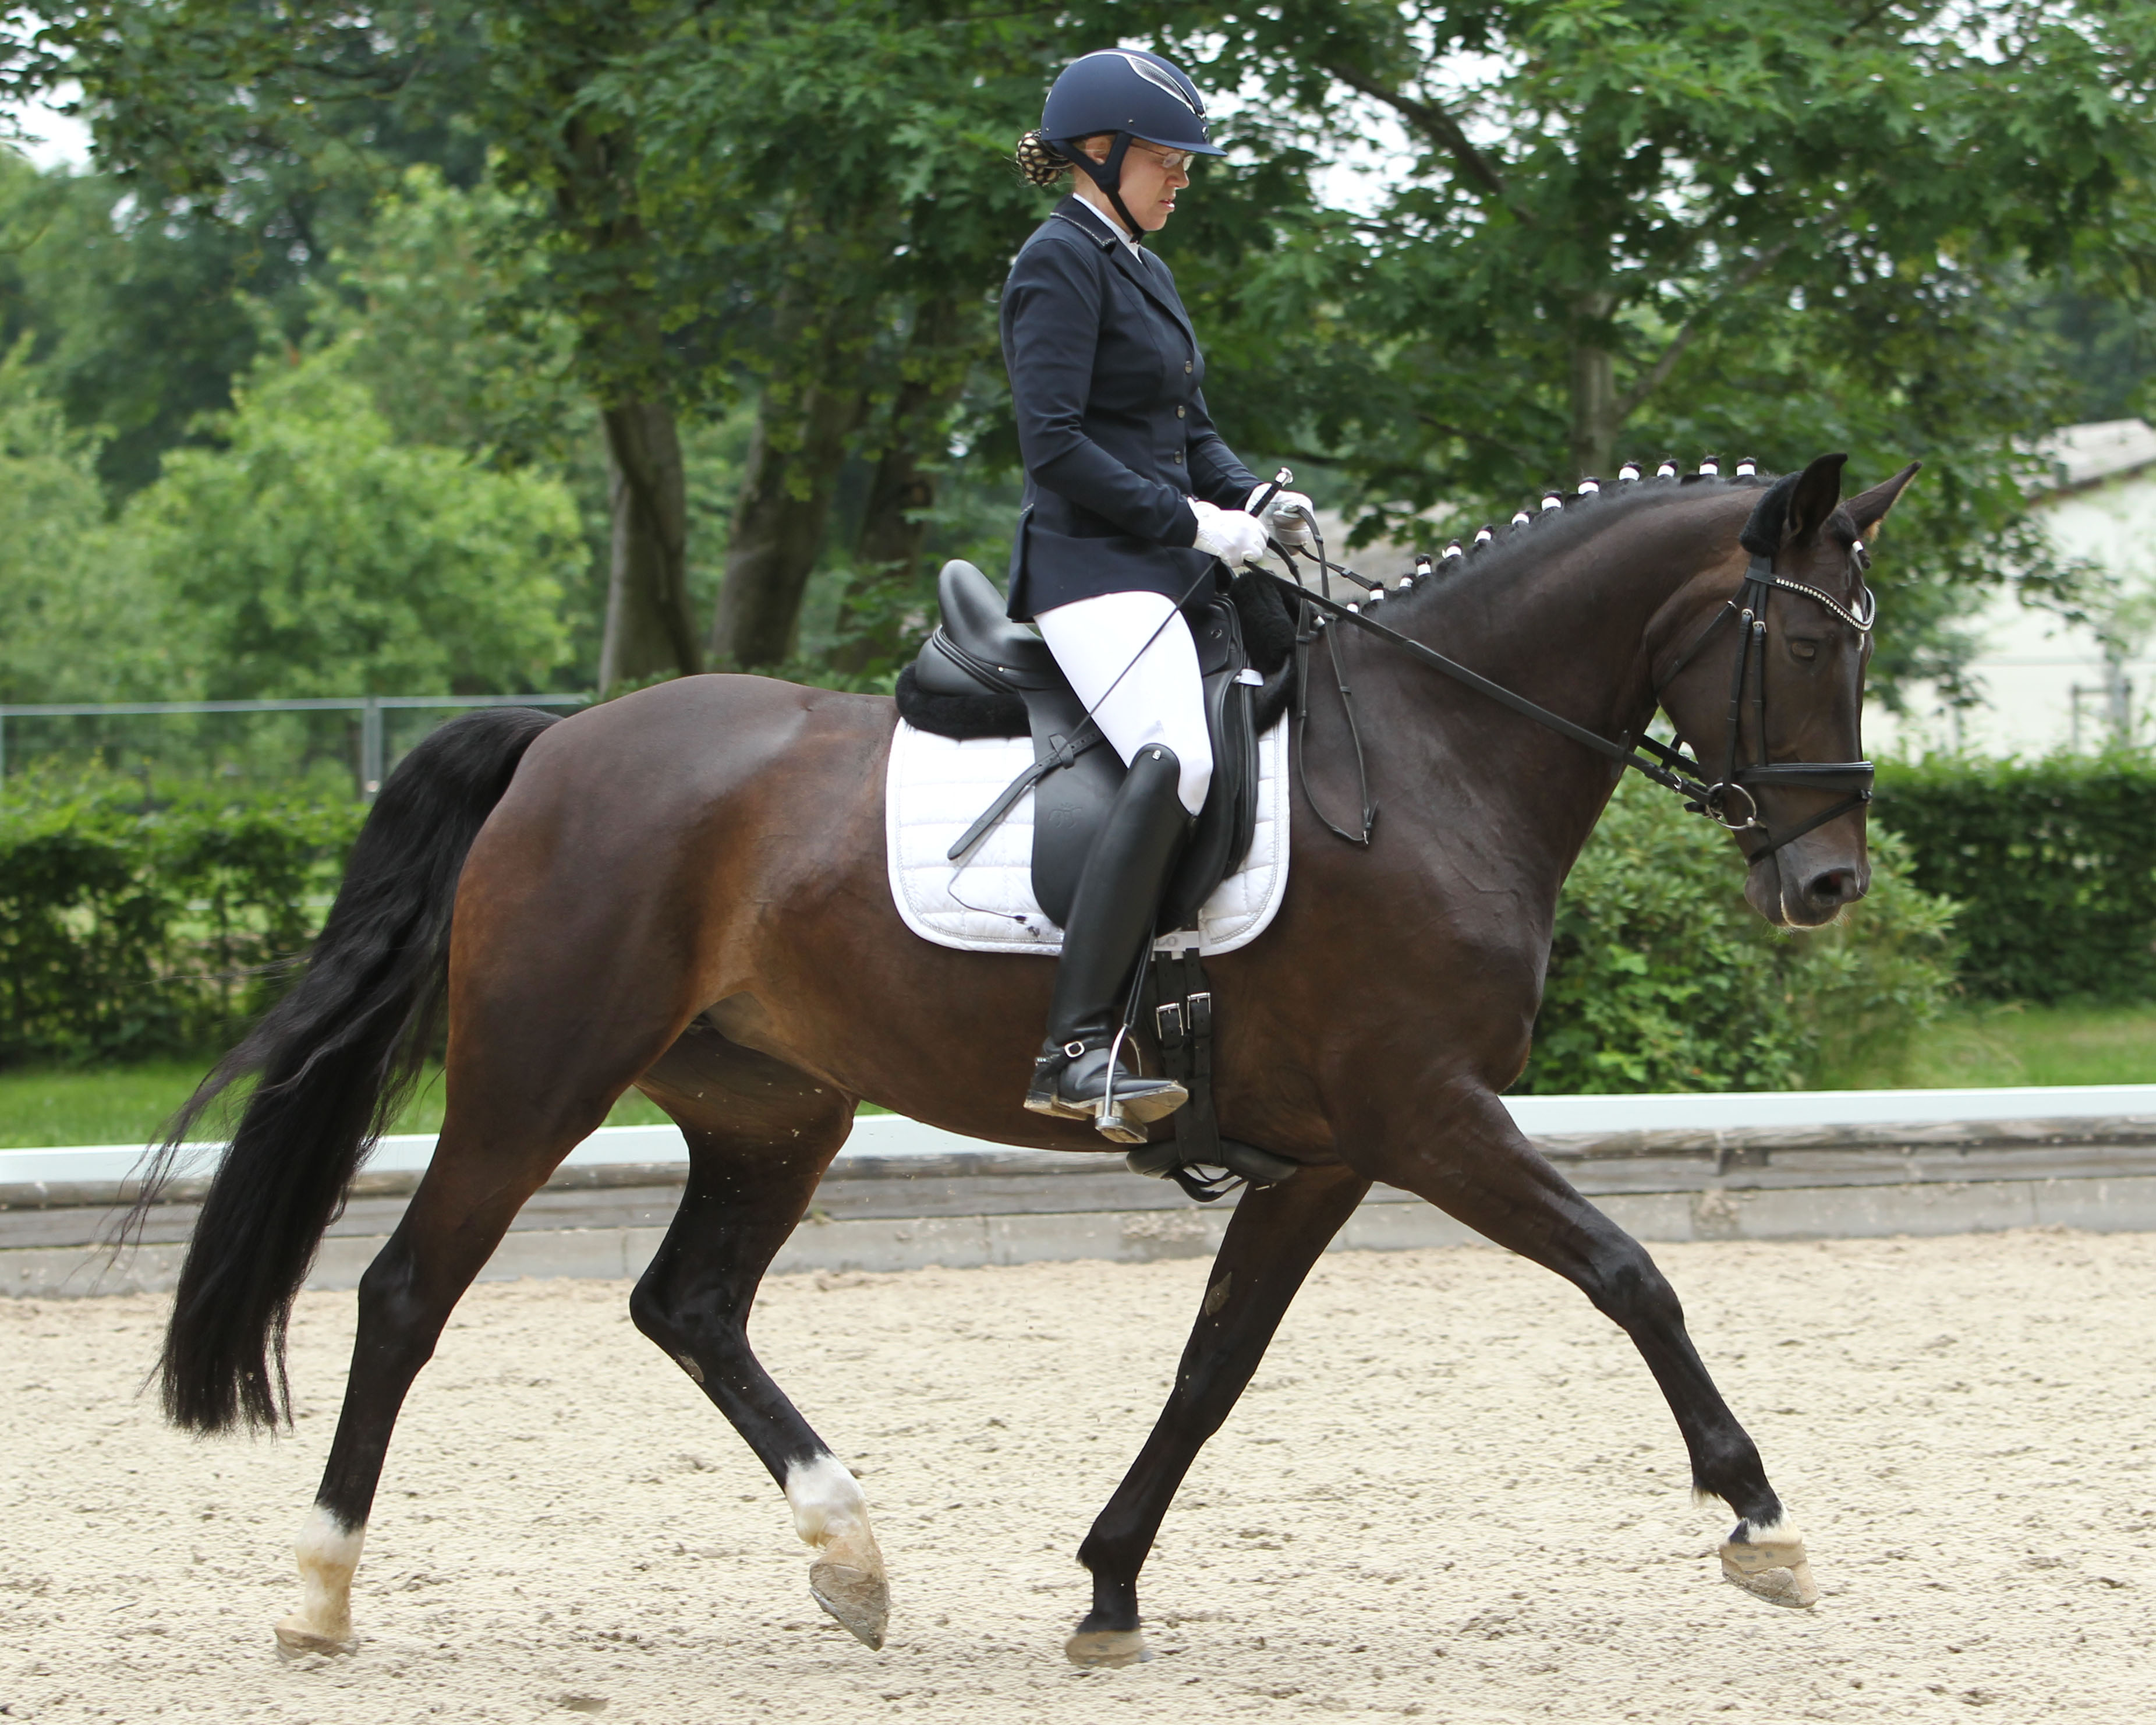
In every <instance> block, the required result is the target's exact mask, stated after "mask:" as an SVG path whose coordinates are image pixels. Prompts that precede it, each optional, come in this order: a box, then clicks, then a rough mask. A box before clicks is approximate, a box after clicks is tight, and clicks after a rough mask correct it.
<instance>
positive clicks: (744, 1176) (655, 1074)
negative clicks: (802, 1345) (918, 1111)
mask: <svg viewBox="0 0 2156 1725" xmlns="http://www.w3.org/2000/svg"><path fill="white" fill-rule="evenodd" d="M642 1087H643V1088H644V1091H646V1093H647V1094H649V1096H651V1097H652V1099H653V1100H654V1101H657V1102H658V1103H659V1105H660V1106H661V1107H663V1108H665V1110H666V1111H668V1112H669V1113H670V1114H671V1115H672V1116H673V1117H674V1118H675V1120H676V1121H677V1122H679V1123H680V1127H681V1131H682V1133H683V1136H684V1137H686V1138H687V1139H688V1141H689V1181H688V1185H687V1188H686V1189H685V1191H684V1192H683V1194H682V1195H681V1204H680V1209H678V1210H677V1211H676V1212H675V1216H674V1221H673V1224H672V1226H670V1228H669V1229H668V1230H667V1232H666V1238H665V1241H664V1242H663V1243H662V1244H661V1245H660V1248H659V1252H658V1255H656V1256H655V1257H654V1258H653V1260H651V1263H650V1266H649V1267H648V1268H647V1269H646V1270H645V1271H644V1275H643V1276H642V1278H641V1279H640V1280H639V1281H638V1282H637V1285H636V1291H635V1292H634V1294H632V1295H631V1296H630V1298H629V1312H630V1315H631V1316H632V1317H634V1319H635V1322H636V1327H638V1328H639V1329H640V1330H641V1331H643V1332H644V1334H645V1335H647V1336H649V1337H650V1338H651V1339H652V1340H653V1341H654V1342H655V1343H658V1344H659V1346H660V1348H664V1349H665V1351H666V1353H667V1355H668V1356H669V1357H670V1358H671V1359H672V1360H673V1361H674V1362H675V1364H677V1365H679V1366H680V1368H681V1369H682V1370H683V1371H684V1372H685V1373H688V1375H689V1377H690V1379H691V1380H692V1381H693V1382H694V1383H695V1384H696V1386H697V1388H698V1389H701V1390H702V1391H703V1392H704V1394H706V1396H708V1397H709V1398H710V1399H711V1401H712V1403H713V1404H715V1405H716V1407H717V1408H718V1409H719V1411H720V1412H721V1413H722V1414H725V1415H726V1419H727V1420H728V1421H729V1422H730V1423H731V1425H732V1426H733V1428H734V1430H737V1431H738V1432H739V1433H740V1434H741V1435H742V1438H743V1440H745V1441H747V1444H748V1446H749V1447H750V1448H751V1449H752V1450H754V1451H755V1452H756V1454H757V1459H758V1460H759V1461H762V1463H763V1465H764V1466H765V1467H767V1469H769V1470H770V1472H771V1476H772V1478H773V1479H774V1480H775V1481H778V1486H779V1489H780V1490H781V1491H783V1492H784V1493H785V1494H786V1501H787V1502H788V1506H789V1507H791V1508H792V1510H793V1527H794V1531H795V1532H797V1533H798V1535H799V1536H800V1538H801V1539H802V1541H803V1543H805V1544H807V1545H808V1546H809V1547H810V1548H812V1549H814V1552H815V1553H816V1558H815V1560H814V1563H812V1564H811V1565H810V1566H809V1570H808V1591H809V1593H810V1594H812V1595H813V1596H814V1599H815V1601H816V1603H817V1604H819V1605H820V1606H821V1607H822V1608H823V1609H824V1610H825V1611H826V1612H828V1613H829V1614H830V1615H831V1616H832V1617H834V1618H835V1619H836V1620H838V1621H839V1623H840V1624H841V1625H844V1627H845V1628H846V1629H847V1630H850V1631H851V1632H852V1634H853V1635H855V1638H856V1639H858V1640H860V1641H861V1642H862V1643H863V1644H864V1645H866V1646H868V1647H870V1648H872V1649H880V1648H881V1647H882V1645H883V1639H884V1630H885V1625H886V1624H887V1623H888V1621H889V1619H890V1615H891V1589H890V1584H889V1582H888V1579H887V1578H886V1576H885V1569H884V1562H883V1554H882V1553H881V1552H880V1550H879V1549H878V1548H877V1546H876V1542H875V1533H874V1532H873V1531H872V1530H871V1529H870V1526H869V1516H868V1506H867V1504H866V1502H865V1500H864V1498H863V1497H862V1495H861V1488H860V1486H859V1484H857V1483H856V1482H855V1479H854V1476H853V1475H852V1473H851V1472H850V1471H848V1469H847V1467H846V1466H845V1464H844V1463H843V1462H842V1461H839V1458H838V1457H837V1456H836V1455H834V1454H833V1453H832V1451H831V1449H830V1446H829V1445H828V1444H826V1443H825V1442H824V1440H823V1439H821V1438H820V1437H819V1436H818V1435H816V1433H815V1432H814V1430H812V1429H811V1428H810V1426H809V1425H808V1421H807V1420H803V1418H802V1417H801V1414H800V1412H799V1410H798V1409H796V1408H795V1407H794V1405H793V1403H792V1402H791V1401H790V1400H788V1399H787V1396H786V1394H785V1392H784V1391H783V1390H782V1389H779V1387H778V1384H775V1383H773V1381H772V1378H771V1376H770V1374H769V1373H767V1372H766V1371H765V1370H764V1368H763V1365H762V1362H761V1361H760V1360H758V1359H757V1357H756V1353H755V1351H754V1350H753V1349H752V1348H751V1347H750V1346H749V1341H748V1317H749V1310H750V1307H751V1306H752V1304H753V1303H754V1301H755V1299H756V1291H757V1286H758V1284H760V1283H761V1282H762V1280H763V1274H764V1271H766V1270H767V1269H768V1268H769V1267H770V1265H771V1260H773V1258H774V1257H775V1256H777V1255H778V1249H779V1248H780V1247H781V1246H783V1245H785V1244H786V1240H787V1236H788V1235H790V1234H791V1233H792V1232H793V1229H794V1227H795V1225H796V1224H798V1222H799V1221H800V1220H801V1218H802V1217H803V1215H804V1214H807V1212H808V1204H809V1201H810V1200H811V1199H813V1198H814V1196H815V1193H816V1186H817V1183H818V1182H819V1180H821V1179H822V1178H823V1175H824V1169H825V1168H829V1166H830V1163H831V1159H832V1158H833V1157H834V1156H836V1155H837V1154H838V1153H839V1147H840V1146H841V1145H842V1144H844V1142H845V1140H846V1135H847V1133H848V1132H850V1131H851V1130H852V1129H853V1114H854V1099H853V1098H852V1097H851V1096H844V1095H841V1094H839V1093H838V1092H837V1091H833V1090H832V1089H831V1088H830V1087H829V1086H828V1085H820V1084H819V1083H817V1082H816V1081H814V1080H812V1079H810V1078H808V1077H807V1076H803V1074H801V1073H799V1072H797V1071H795V1070H793V1069H792V1068H791V1067H788V1066H785V1065H783V1064H781V1063H780V1062H778V1061H777V1060H772V1059H770V1058H769V1057H767V1056H766V1055H758V1054H754V1053H752V1052H751V1051H749V1050H746V1049H743V1048H742V1047H740V1046H739V1045H737V1044H733V1043H731V1042H728V1041H726V1040H725V1039H724V1038H723V1037H721V1036H720V1035H719V1034H717V1033H716V1032H715V1031H711V1030H709V1029H705V1028H703V1027H702V1026H701V1025H700V1026H698V1027H696V1029H693V1030H692V1031H691V1032H690V1034H688V1035H686V1036H685V1037H684V1038H683V1039H682V1040H681V1041H680V1043H678V1044H677V1045H675V1049H674V1050H672V1051H671V1052H670V1054H669V1055H667V1057H666V1058H665V1060H662V1061H660V1064H659V1065H657V1066H656V1067H654V1069H653V1070H652V1071H651V1072H650V1073H649V1074H647V1075H646V1076H645V1077H644V1080H643V1081H642Z"/></svg>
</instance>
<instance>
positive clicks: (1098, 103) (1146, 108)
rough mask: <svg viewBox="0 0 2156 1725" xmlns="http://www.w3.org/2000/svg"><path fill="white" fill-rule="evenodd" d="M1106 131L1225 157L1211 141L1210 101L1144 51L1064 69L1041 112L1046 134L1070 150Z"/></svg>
mask: <svg viewBox="0 0 2156 1725" xmlns="http://www.w3.org/2000/svg"><path fill="white" fill-rule="evenodd" d="M1104 131H1113V132H1121V133H1122V134H1123V135H1124V136H1127V137H1132V138H1142V139H1143V140H1144V141H1146V142H1147V143H1148V144H1158V145H1160V146H1163V148H1166V149H1170V150H1188V151H1190V152H1191V153H1192V154H1193V155H1194V156H1219V155H1223V154H1224V153H1225V152H1224V151H1222V150H1221V149H1220V147H1219V146H1218V145H1216V144H1215V143H1214V141H1212V139H1210V138H1209V137H1208V136H1206V135H1205V99H1204V97H1203V96H1201V95H1199V94H1198V86H1197V85H1194V84H1193V83H1192V82H1191V81H1190V80H1189V78H1188V75H1186V74H1185V73H1184V72H1183V69H1182V68H1181V67H1179V66H1178V65H1175V64H1173V63H1172V62H1170V61H1168V60H1164V59H1162V58H1161V57H1160V56H1159V55H1158V54H1147V53H1146V52H1145V51H1144V50H1143V49H1135V48H1104V49H1101V50H1100V51H1099V52H1098V53H1097V54H1084V55H1081V57H1080V58H1078V59H1075V60H1073V61H1071V63H1070V64H1069V65H1067V66H1065V68H1064V69H1063V72H1062V74H1061V75H1060V77H1058V78H1057V79H1056V80H1055V85H1054V86H1053V87H1052V88H1051V89H1050V90H1049V92H1048V104H1047V105H1046V106H1045V108H1043V109H1042V110H1041V114H1040V133H1041V136H1043V137H1045V138H1046V139H1047V140H1048V141H1049V142H1050V143H1051V144H1055V145H1057V146H1066V147H1065V148H1064V153H1065V155H1066V156H1067V155H1072V154H1075V151H1072V150H1070V149H1069V148H1068V147H1067V146H1070V145H1071V144H1074V143H1075V142H1076V141H1077V140H1078V139H1080V138H1090V137H1092V136H1095V135H1096V133H1100V132H1104Z"/></svg>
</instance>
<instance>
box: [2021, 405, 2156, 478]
mask: <svg viewBox="0 0 2156 1725" xmlns="http://www.w3.org/2000/svg"><path fill="white" fill-rule="evenodd" d="M2036 453H2037V454H2039V455H2040V456H2041V457H2043V458H2044V459H2045V460H2046V462H2048V463H2049V464H2050V466H2051V485H2054V486H2056V488H2057V489H2059V490H2065V491H2071V490H2079V489H2080V488H2081V487H2082V486H2083V485H2096V484H2097V483H2099V482H2100V481H2102V480H2108V479H2116V478H2117V477H2118V476H2119V475H2122V474H2128V473H2135V472H2138V471H2139V470H2141V469H2143V468H2144V467H2156V427H2152V426H2150V425H2149V424H2148V421H2147V420H2145V419H2099V420H2097V421H2096V422H2094V423H2093V424H2087V425H2066V426H2061V428H2060V429H2058V430H2056V431H2055V432H2053V433H2052V434H2051V435H2050V436H2049V437H2047V438H2046V439H2044V440H2043V442H2041V443H2040V444H2037V445H2036Z"/></svg>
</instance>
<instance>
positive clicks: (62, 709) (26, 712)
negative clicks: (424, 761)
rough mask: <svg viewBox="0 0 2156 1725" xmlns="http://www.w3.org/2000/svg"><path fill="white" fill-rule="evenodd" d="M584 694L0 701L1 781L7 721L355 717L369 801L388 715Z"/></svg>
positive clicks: (564, 700) (382, 764) (359, 783)
mask: <svg viewBox="0 0 2156 1725" xmlns="http://www.w3.org/2000/svg"><path fill="white" fill-rule="evenodd" d="M591 700H592V697H591V696H588V695H464V696H456V695H352V696H324V697H321V698H319V699H313V700H303V701H48V702H0V781H4V779H5V778H6V777H7V773H8V721H9V720H11V719H14V720H22V719H117V718H130V717H143V716H182V715H201V714H213V713H355V714H357V715H358V718H359V726H358V729H359V735H358V738H357V745H358V746H357V758H356V760H354V761H353V763H352V764H353V768H354V772H353V783H354V784H355V786H356V787H357V792H358V794H359V795H360V797H361V798H364V799H366V800H368V801H372V798H373V797H374V794H375V793H376V792H377V791H378V790H380V789H381V788H382V780H383V778H386V777H388V769H389V768H390V767H391V766H392V765H393V764H394V763H393V762H392V761H391V760H390V759H389V747H388V721H387V715H388V714H389V713H392V712H396V711H411V710H415V709H433V710H437V711H444V712H461V711H469V710H470V709H472V708H475V707H488V706H588V705H589V704H590V701H591Z"/></svg>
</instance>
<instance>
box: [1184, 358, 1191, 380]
mask: <svg viewBox="0 0 2156 1725" xmlns="http://www.w3.org/2000/svg"><path fill="white" fill-rule="evenodd" d="M1189 372H1190V362H1189V361H1188V360H1187V359H1186V360H1185V361H1183V375H1184V376H1186V377H1188V375H1189Z"/></svg>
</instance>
